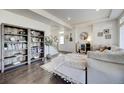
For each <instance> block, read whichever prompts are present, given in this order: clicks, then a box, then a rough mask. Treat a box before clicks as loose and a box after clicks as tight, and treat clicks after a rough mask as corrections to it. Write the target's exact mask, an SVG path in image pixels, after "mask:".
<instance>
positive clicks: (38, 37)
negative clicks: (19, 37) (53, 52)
mask: <svg viewBox="0 0 124 93" xmlns="http://www.w3.org/2000/svg"><path fill="white" fill-rule="evenodd" d="M31 37H35V38H43V37H44V36H34V35H31Z"/></svg>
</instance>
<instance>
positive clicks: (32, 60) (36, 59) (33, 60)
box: [31, 58, 43, 62]
mask: <svg viewBox="0 0 124 93" xmlns="http://www.w3.org/2000/svg"><path fill="white" fill-rule="evenodd" d="M42 59H43V58H35V59H31V62H35V61H38V60H42Z"/></svg>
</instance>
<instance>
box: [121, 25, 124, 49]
mask: <svg viewBox="0 0 124 93" xmlns="http://www.w3.org/2000/svg"><path fill="white" fill-rule="evenodd" d="M120 48H122V49H124V26H122V27H121V28H120Z"/></svg>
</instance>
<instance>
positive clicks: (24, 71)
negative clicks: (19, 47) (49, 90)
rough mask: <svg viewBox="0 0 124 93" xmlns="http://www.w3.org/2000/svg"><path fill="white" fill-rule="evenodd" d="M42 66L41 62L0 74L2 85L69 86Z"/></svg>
mask: <svg viewBox="0 0 124 93" xmlns="http://www.w3.org/2000/svg"><path fill="white" fill-rule="evenodd" d="M40 66H41V63H40V62H35V63H32V64H31V65H24V66H21V67H19V68H16V69H11V70H9V71H6V72H5V73H3V74H0V84H67V83H66V82H65V81H64V80H63V79H61V78H60V77H59V76H54V75H53V74H51V73H48V72H47V71H45V70H44V69H42V68H40Z"/></svg>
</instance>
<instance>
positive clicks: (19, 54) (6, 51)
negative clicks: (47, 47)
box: [1, 24, 44, 72]
mask: <svg viewBox="0 0 124 93" xmlns="http://www.w3.org/2000/svg"><path fill="white" fill-rule="evenodd" d="M1 41H2V43H1V59H2V61H1V72H4V71H5V70H9V69H12V68H16V67H18V66H21V65H24V64H30V63H31V62H34V61H38V60H41V61H42V59H43V57H44V32H43V31H37V30H33V29H30V28H25V27H20V26H15V25H10V24H2V25H1Z"/></svg>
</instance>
